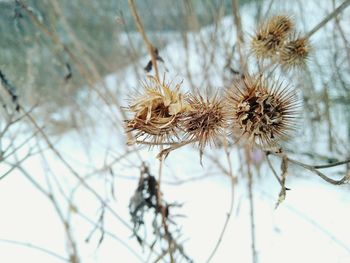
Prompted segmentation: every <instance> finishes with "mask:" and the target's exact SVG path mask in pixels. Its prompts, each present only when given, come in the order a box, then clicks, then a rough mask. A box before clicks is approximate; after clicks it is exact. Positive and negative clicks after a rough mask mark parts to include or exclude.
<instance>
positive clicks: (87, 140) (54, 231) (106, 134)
mask: <svg viewBox="0 0 350 263" xmlns="http://www.w3.org/2000/svg"><path fill="white" fill-rule="evenodd" d="M267 2H269V1H267ZM316 2H317V1H315V3H313V2H312V1H303V2H302V6H299V5H298V4H296V3H295V1H282V0H280V1H275V3H274V5H273V12H274V13H277V12H292V13H293V14H295V15H294V17H295V20H296V21H300V25H299V24H298V26H300V27H301V28H302V31H303V32H307V31H308V30H309V29H310V28H312V27H313V25H315V24H317V23H318V22H319V21H320V20H321V19H322V18H323V17H324V16H325V15H326V14H327V13H328V12H329V11H330V10H331V3H329V1H320V2H319V3H316ZM267 4H268V3H266V4H264V5H265V6H266V5H267ZM304 12H307V14H308V15H307V16H306V17H305V16H304V15H303V14H304ZM298 14H299V15H298ZM254 15H255V10H254V9H253V8H252V6H250V5H247V6H245V7H244V8H242V19H243V24H244V25H245V28H244V30H245V32H253V30H254V20H253V17H254ZM343 16H344V17H346V19H345V18H344V19H342V21H347V22H348V21H349V17H350V10H347V11H346V12H344V14H343ZM301 17H304V19H301ZM305 19H307V20H305ZM218 30H219V31H220V32H221V33H219V34H221V35H222V39H221V40H222V42H220V43H225V42H230V41H231V42H232V43H234V38H235V31H234V27H233V26H232V18H231V17H225V18H223V20H222V21H221V23H220V24H219V26H218ZM331 30H332V26H331V25H327V26H326V27H325V28H324V29H323V30H322V32H319V33H317V34H316V35H315V37H314V38H313V39H312V40H313V42H314V45H315V49H316V51H317V50H321V52H320V53H321V54H322V55H318V56H321V63H323V64H322V65H321V67H323V68H324V69H325V70H326V68H327V60H328V58H327V53H325V52H326V51H325V49H326V48H327V47H328V46H327V42H326V41H325V40H324V39H327V37H330V36H331V35H330V33H329V32H330V31H331ZM213 31H215V27H214V26H209V27H207V28H204V29H203V30H201V31H200V32H199V33H190V34H189V36H188V37H189V42H188V44H189V48H188V54H191V55H190V56H187V53H186V52H185V49H184V48H183V43H182V41H181V40H180V37H179V36H176V35H175V36H174V40H173V41H172V42H171V43H170V44H169V45H168V46H167V47H166V48H165V49H163V50H161V55H162V57H163V59H164V60H165V61H166V63H167V64H166V65H165V66H166V67H167V69H168V71H169V72H168V73H167V77H169V79H172V78H175V79H177V80H182V79H183V78H184V87H190V86H191V83H190V81H189V80H188V79H186V76H187V73H186V71H185V69H184V68H183V67H182V63H183V61H184V59H186V60H188V61H187V62H188V63H189V68H190V69H191V74H192V78H193V80H194V82H195V83H196V85H198V86H204V87H206V85H208V83H207V82H206V80H205V76H203V74H202V73H203V71H202V68H203V67H202V66H203V64H202V58H203V57H204V56H205V51H198V50H197V48H198V43H199V42H200V39H201V38H203V39H208V38H209V37H210V35H211V33H212V32H213ZM220 43H218V47H217V50H218V51H217V53H216V56H215V57H214V58H213V62H212V64H211V65H210V66H209V67H208V72H207V74H209V75H210V76H211V78H210V82H211V84H212V85H214V87H215V88H218V89H221V88H222V87H223V86H224V81H223V78H222V72H221V69H223V68H224V66H225V60H224V59H223V58H224V57H225V52H224V51H225V50H227V49H225V48H224V47H221V46H220ZM323 46H324V49H322V47H323ZM192 54H193V55H192ZM315 54H317V53H316V52H315ZM146 63H147V58H145V59H144V60H142V61H140V62H139V66H140V67H139V68H141V69H142V66H143V65H145V64H146ZM311 68H312V65H311ZM133 70H134V69H133V67H131V66H130V67H128V68H126V69H125V70H123V71H122V72H118V73H116V74H113V75H110V76H107V77H106V85H107V86H108V87H109V88H110V89H111V90H113V92H116V93H118V94H119V97H120V98H122V99H121V100H120V101H121V102H123V99H125V98H126V97H127V94H128V93H130V90H131V89H133V88H135V87H136V86H137V85H138V80H137V79H136V77H135V74H134V71H133ZM140 74H143V73H142V72H141V71H140ZM141 76H144V75H141ZM325 76H327V74H325ZM346 77H348V76H346ZM321 86H322V82H320V83H317V82H316V83H315V88H316V89H318V88H320V87H321ZM335 93H336V92H335ZM84 95H85V94H82V97H81V98H79V99H81V100H82V101H83V100H84V99H85V97H84ZM85 110H86V113H88V114H89V115H90V116H92V118H93V119H95V121H96V124H95V126H94V127H93V128H91V131H90V132H87V133H76V132H74V131H72V132H68V133H66V134H64V135H63V136H59V137H57V138H55V142H56V141H57V143H56V144H55V145H56V146H57V149H58V150H59V151H60V153H61V154H62V155H63V156H64V157H65V158H66V160H67V161H68V162H69V163H70V164H71V165H72V166H73V168H74V169H76V170H77V171H78V172H79V174H88V173H92V175H91V177H90V179H88V180H87V182H88V184H89V185H90V186H91V187H92V188H93V189H94V190H95V191H96V192H98V193H100V194H101V196H107V197H108V204H109V205H110V207H111V208H113V210H114V211H116V213H118V215H119V216H120V217H121V218H124V219H125V220H126V221H128V220H129V218H130V216H129V212H128V204H129V200H130V197H131V196H132V195H133V193H134V191H135V188H136V187H137V179H138V176H139V169H138V167H137V165H140V161H139V159H138V157H137V156H136V154H130V156H126V157H125V158H124V159H122V160H121V161H120V162H118V163H117V164H116V165H115V166H113V170H114V173H115V176H114V177H113V178H112V177H110V176H109V173H108V171H107V172H100V173H98V172H96V171H95V169H96V167H97V168H103V167H104V165H105V163H109V162H112V161H113V158H116V157H117V156H119V155H120V154H123V153H124V152H125V150H126V149H128V146H126V145H125V141H126V138H125V136H124V133H123V131H122V130H121V129H120V127H116V125H114V123H111V121H110V119H109V117H110V116H111V112H112V113H113V114H115V116H116V118H115V119H116V120H118V119H119V120H120V119H121V116H120V115H119V112H118V109H117V107H115V108H113V107H112V108H110V107H107V106H106V105H105V104H104V103H103V102H102V101H100V100H99V99H98V98H96V99H95V100H94V103H93V104H92V105H91V106H90V107H89V108H88V109H85ZM335 117H336V120H337V121H339V122H342V121H343V122H344V119H345V120H346V116H343V115H337V116H335ZM119 124H120V123H119ZM308 128H309V129H310V127H307V125H304V126H303V128H302V129H301V130H300V131H299V132H298V135H299V136H297V137H296V138H294V140H293V141H292V142H291V144H290V145H292V147H293V148H294V149H301V148H304V149H305V151H311V152H316V153H320V154H324V152H325V151H326V143H325V141H326V138H327V136H326V134H327V133H326V129H327V127H326V126H325V127H324V128H323V127H321V128H323V129H324V130H322V129H320V134H321V133H322V134H321V135H320V136H319V141H318V142H317V143H311V139H310V138H311V137H312V136H313V135H312V132H310V131H309V130H308ZM345 129H346V126H345V124H344V127H342V126H341V127H340V128H339V130H338V137H339V138H342V137H345ZM31 144H32V145H33V146H34V145H36V142H32V143H31ZM39 144H40V145H41V147H45V143H44V142H42V141H41V142H39ZM345 147H346V145H345ZM26 150H28V148H25V149H22V150H21V153H20V154H24V153H25V152H26ZM208 151H209V152H210V154H211V153H212V154H217V155H220V154H222V153H221V150H220V149H212V150H210V149H209V150H208ZM233 151H234V149H233ZM20 154H19V155H20ZM156 154H157V150H156V149H153V150H147V149H143V150H141V151H140V155H141V158H142V160H143V161H145V162H146V163H147V164H149V165H150V167H151V170H152V172H153V173H154V174H156V171H157V161H156V159H155V155H156ZM45 156H46V158H47V160H46V161H45V160H43V158H42V156H41V155H35V156H33V157H31V158H30V159H28V160H26V161H25V163H24V164H23V167H24V168H25V169H26V170H27V171H28V172H29V173H30V174H31V175H32V176H33V178H35V180H37V181H38V182H39V183H40V184H41V185H44V186H45V187H46V188H47V187H48V184H47V178H46V176H45V174H46V173H47V172H48V171H50V173H51V174H52V175H54V176H53V178H57V180H58V181H59V182H60V185H61V186H62V188H63V192H64V193H66V194H68V193H71V191H72V190H73V189H76V190H75V191H74V194H73V195H71V196H70V197H71V198H72V200H73V202H74V204H75V205H76V208H77V209H78V210H79V212H80V214H79V213H74V212H73V216H72V219H71V220H72V222H71V223H72V224H71V225H72V227H73V233H74V236H75V238H76V241H77V244H78V248H79V250H78V251H79V255H80V257H81V260H82V262H84V263H92V262H94V263H96V262H99V263H100V262H101V263H108V262H123V263H124V262H126V263H132V262H144V261H146V259H147V257H148V253H143V251H142V249H141V248H140V247H139V245H138V244H137V242H136V240H135V238H131V231H130V230H129V229H128V228H127V227H125V225H124V224H123V223H121V222H120V221H118V220H117V219H115V218H114V217H113V216H111V215H110V214H109V213H106V218H105V228H106V229H108V230H109V231H110V232H111V233H113V234H115V235H116V236H117V238H111V237H110V236H109V235H108V234H105V237H104V240H103V242H102V243H101V245H100V246H98V242H99V238H100V234H99V232H98V231H97V232H96V233H95V234H94V235H92V238H91V240H90V241H89V242H86V238H87V237H88V236H89V234H90V232H91V230H92V229H94V225H93V224H91V222H89V220H86V218H83V217H82V216H81V214H83V215H86V216H87V217H88V218H89V219H91V220H94V221H95V222H97V221H98V218H99V216H100V203H99V202H98V200H96V197H95V196H94V195H93V194H91V192H89V191H86V189H85V188H84V187H82V185H81V184H80V183H79V181H78V180H77V178H75V177H74V176H72V174H71V172H70V171H68V170H67V168H66V167H64V165H62V163H61V162H59V161H58V159H57V157H55V156H54V154H52V152H50V151H49V150H46V152H45ZM222 156H223V157H224V155H223V154H222ZM276 160H277V159H276ZM304 161H305V162H307V163H311V160H310V161H309V162H308V159H306V160H304ZM203 163H204V168H203V167H202V166H201V165H200V164H199V157H198V152H197V151H196V150H195V149H193V148H191V147H189V146H187V147H184V148H183V149H179V150H177V151H175V152H173V153H171V154H170V156H169V158H168V159H167V160H166V162H165V167H164V175H163V178H164V183H163V185H162V191H163V193H164V195H165V196H164V198H165V199H166V200H167V201H170V202H172V201H176V202H178V203H183V207H181V208H179V213H180V214H184V215H186V217H184V218H179V220H178V221H177V223H178V224H179V225H181V227H182V234H183V237H182V239H183V240H186V241H185V243H184V248H185V251H186V253H187V254H188V255H189V256H190V257H191V258H192V259H193V261H194V262H206V260H207V259H208V257H209V255H210V254H211V252H212V250H213V248H214V246H215V244H216V243H217V240H218V238H219V236H220V233H221V231H222V227H223V225H224V223H225V220H226V217H227V213H228V211H229V207H230V202H231V187H230V181H229V179H228V178H227V177H226V176H224V175H222V174H221V173H220V172H218V170H217V169H216V170H215V169H213V171H212V172H210V174H211V175H210V176H207V177H205V178H201V179H200V180H193V181H189V182H186V183H183V184H180V183H179V182H181V180H186V179H188V178H189V177H191V178H192V177H200V176H202V175H203V174H204V173H205V172H208V171H211V168H213V165H211V164H210V160H208V159H206V157H205V159H204V161H203ZM232 163H233V168H234V173H235V174H237V175H239V160H238V158H237V157H236V156H235V155H234V154H232ZM274 164H275V165H276V167H278V166H279V162H278V161H276V162H274ZM0 165H1V164H0ZM2 170H6V169H5V168H4V167H1V171H2ZM336 171H344V169H343V170H339V169H338V170H337V169H330V170H329V172H326V173H327V174H335V172H336ZM331 172H332V173H331ZM289 173H290V175H289V177H288V178H287V187H289V188H291V189H292V190H291V191H288V193H287V199H286V200H285V201H284V202H283V203H282V204H281V205H280V206H279V208H278V209H275V204H276V201H277V198H278V193H279V191H280V187H279V185H278V183H277V182H276V180H274V178H273V175H272V172H271V171H270V170H269V169H268V167H267V166H266V165H265V164H264V165H262V167H261V169H260V176H259V178H257V177H256V179H254V186H253V187H254V188H253V195H254V207H255V231H256V233H255V234H256V248H257V254H258V262H261V263H274V262H286V263H288V262H318V263H328V262H332V263H333V262H335V263H347V262H350V227H349V222H350V211H349V205H350V195H349V193H350V187H349V186H348V185H346V186H333V185H329V184H326V183H325V182H323V181H322V180H321V179H320V178H318V177H316V176H315V175H313V174H311V173H308V172H305V171H304V170H301V169H300V168H296V167H293V166H291V167H290V170H289ZM52 180H53V181H52V182H51V183H54V179H52ZM111 186H113V187H114V191H115V198H113V196H112V195H111ZM54 192H55V194H57V196H61V197H59V198H60V199H59V200H60V205H61V207H62V208H63V209H64V211H67V212H68V211H69V209H70V210H72V209H73V210H74V209H76V208H72V207H66V203H65V201H64V200H63V197H62V195H60V194H59V189H57V188H55V189H54ZM0 209H1V215H0V262H4V263H21V262H28V261H30V262H45V263H51V262H52V263H55V262H62V259H59V258H57V257H55V256H52V255H50V254H48V253H46V252H44V251H40V250H38V249H35V248H34V249H33V247H28V246H26V244H29V243H30V244H32V245H36V246H38V247H41V248H45V249H47V250H49V251H53V252H55V253H57V254H58V255H62V256H63V257H64V258H66V257H67V256H66V251H67V249H66V239H65V232H64V228H63V226H62V223H61V222H60V220H59V218H58V216H57V213H56V212H55V209H54V207H53V206H52V204H51V203H50V202H49V200H48V199H47V198H46V197H45V196H44V195H43V194H42V193H41V192H40V191H39V190H38V189H37V188H35V187H33V184H31V182H30V181H29V180H28V179H27V178H25V176H24V175H23V173H21V171H19V170H16V171H14V172H13V173H12V174H11V175H9V176H7V177H6V178H5V179H3V180H1V181H0ZM118 239H119V240H118ZM10 241H19V242H22V243H21V244H15V243H13V242H10ZM125 244H127V245H128V246H130V247H131V249H133V250H134V251H135V254H133V253H130V250H129V248H128V247H127V246H125ZM211 262H218V263H226V262H227V263H228V262H252V252H251V227H250V211H249V199H248V191H247V182H246V178H241V179H240V180H239V183H238V184H237V185H236V186H235V188H234V209H233V213H232V216H231V218H230V221H229V223H228V227H227V229H226V232H225V234H224V236H223V240H222V243H221V245H220V247H219V249H218V250H217V252H216V254H215V256H214V258H213V259H212V261H211Z"/></svg>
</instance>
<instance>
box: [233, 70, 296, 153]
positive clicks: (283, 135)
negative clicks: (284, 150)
mask: <svg viewBox="0 0 350 263" xmlns="http://www.w3.org/2000/svg"><path fill="white" fill-rule="evenodd" d="M228 105H229V106H230V107H231V110H232V113H231V114H232V121H233V131H234V135H236V136H238V138H239V139H240V140H241V139H242V138H245V139H247V141H248V143H249V144H251V145H252V144H258V145H260V146H261V147H263V148H268V147H275V146H277V145H278V142H280V141H281V140H285V139H287V138H288V137H289V133H290V131H292V130H294V129H295V125H296V123H295V120H296V118H297V116H298V115H297V108H298V98H297V96H296V93H295V91H294V90H292V89H290V88H289V87H288V86H286V87H284V86H283V84H282V83H278V82H274V83H273V84H270V83H268V82H267V81H266V80H264V79H263V77H262V76H258V77H250V76H246V77H244V78H243V79H242V80H241V81H238V82H236V83H234V85H233V88H232V89H231V90H230V91H229V92H228Z"/></svg>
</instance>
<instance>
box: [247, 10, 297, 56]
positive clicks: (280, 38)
mask: <svg viewBox="0 0 350 263" xmlns="http://www.w3.org/2000/svg"><path fill="white" fill-rule="evenodd" d="M293 30H294V23H293V21H292V19H291V18H290V17H288V16H284V15H277V16H273V17H272V18H270V19H269V20H268V21H266V22H265V23H262V24H261V25H260V26H259V28H258V30H257V32H256V33H255V35H254V36H253V38H252V41H251V50H252V52H253V53H254V54H255V56H256V57H257V58H258V59H264V58H273V57H274V56H275V55H276V54H277V52H278V51H279V50H280V48H281V47H282V46H283V43H284V41H285V40H286V39H287V37H288V35H289V34H290V33H291V32H292V31H293Z"/></svg>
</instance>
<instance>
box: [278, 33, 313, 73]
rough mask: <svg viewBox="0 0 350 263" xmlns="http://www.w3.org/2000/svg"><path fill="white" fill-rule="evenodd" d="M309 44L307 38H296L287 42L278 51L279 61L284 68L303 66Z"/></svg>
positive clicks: (307, 54)
mask: <svg viewBox="0 0 350 263" xmlns="http://www.w3.org/2000/svg"><path fill="white" fill-rule="evenodd" d="M310 50H311V45H310V43H309V40H308V39H307V38H303V37H301V38H296V39H293V40H290V41H289V42H287V43H286V44H285V45H284V46H283V48H282V49H281V52H280V58H279V62H280V64H281V65H282V68H283V69H285V70H289V69H295V68H301V69H303V68H305V66H306V63H307V60H308V58H309V55H310Z"/></svg>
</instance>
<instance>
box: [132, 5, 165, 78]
mask: <svg viewBox="0 0 350 263" xmlns="http://www.w3.org/2000/svg"><path fill="white" fill-rule="evenodd" d="M128 2H129V7H130V10H131V13H132V15H133V17H134V20H135V23H136V27H137V30H138V31H139V33H140V34H141V36H142V39H143V41H144V42H145V44H146V47H147V49H148V53H149V54H150V56H151V61H152V65H153V66H154V71H155V77H156V78H157V79H158V80H159V72H158V66H157V55H156V51H155V48H154V47H153V45H152V43H151V42H150V41H149V39H148V37H147V35H146V32H145V29H144V27H143V24H142V22H141V19H140V16H139V14H138V12H137V8H136V5H135V1H134V0H128Z"/></svg>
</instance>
